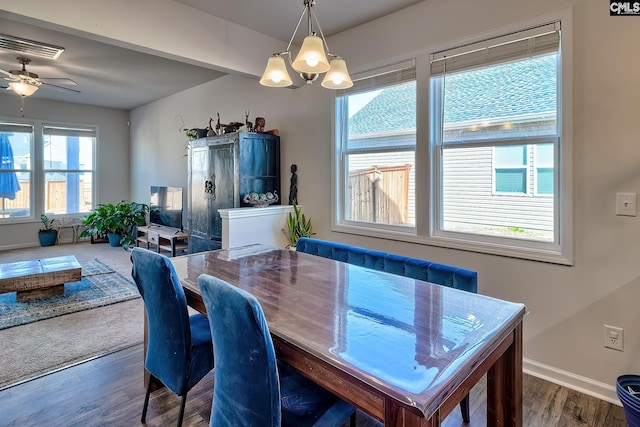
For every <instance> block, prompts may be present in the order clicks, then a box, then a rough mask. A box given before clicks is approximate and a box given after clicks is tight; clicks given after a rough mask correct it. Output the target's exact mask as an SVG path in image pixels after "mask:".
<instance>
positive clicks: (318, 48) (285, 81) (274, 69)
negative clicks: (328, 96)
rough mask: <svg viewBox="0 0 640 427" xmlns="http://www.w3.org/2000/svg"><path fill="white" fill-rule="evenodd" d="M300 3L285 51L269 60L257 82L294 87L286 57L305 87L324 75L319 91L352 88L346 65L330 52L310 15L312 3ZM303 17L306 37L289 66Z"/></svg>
mask: <svg viewBox="0 0 640 427" xmlns="http://www.w3.org/2000/svg"><path fill="white" fill-rule="evenodd" d="M303 3H304V10H303V11H302V15H300V19H299V20H298V24H297V25H296V29H295V30H294V31H293V35H292V36H291V40H289V44H288V45H287V50H286V51H284V52H280V53H275V54H273V56H271V57H270V58H269V60H268V62H267V67H266V68H265V70H264V74H263V75H262V78H261V79H260V84H261V85H263V86H271V87H286V86H290V85H292V84H293V82H292V80H291V77H289V72H288V71H287V67H286V64H285V62H284V59H283V57H282V56H283V55H287V58H288V60H289V64H290V65H291V68H293V69H294V70H295V71H296V72H298V73H299V74H300V77H302V79H304V80H305V81H306V82H307V84H311V83H312V82H313V81H314V80H316V79H317V78H318V76H319V75H320V74H322V73H327V75H326V76H325V78H324V79H323V81H322V83H321V85H322V87H325V88H327V89H346V88H350V87H351V86H353V81H352V80H351V77H350V76H349V72H348V71H347V64H346V62H345V61H344V60H343V59H342V58H340V57H339V56H337V55H334V54H332V53H331V52H330V51H329V46H328V45H327V41H326V40H325V37H324V34H323V33H322V28H320V23H319V22H318V18H317V17H316V14H315V13H314V12H313V6H315V0H303ZM305 14H306V15H307V30H308V31H307V36H306V37H305V38H304V41H303V42H302V47H301V48H300V52H298V55H297V56H296V58H295V60H294V61H293V62H292V61H291V44H292V43H293V39H294V37H295V36H296V33H297V32H298V28H300V23H301V22H302V19H303V18H304V16H305ZM313 22H315V23H316V26H317V27H318V30H319V32H320V37H318V36H317V35H316V33H315V32H314V31H313ZM325 49H326V52H325ZM327 56H329V57H331V58H333V59H332V60H331V62H329V61H328V59H327Z"/></svg>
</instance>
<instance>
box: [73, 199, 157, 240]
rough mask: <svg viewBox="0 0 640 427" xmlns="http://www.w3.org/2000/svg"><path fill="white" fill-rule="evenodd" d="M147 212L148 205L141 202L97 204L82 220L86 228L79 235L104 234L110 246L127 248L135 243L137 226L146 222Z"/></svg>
mask: <svg viewBox="0 0 640 427" xmlns="http://www.w3.org/2000/svg"><path fill="white" fill-rule="evenodd" d="M148 213H149V206H148V205H145V204H142V203H136V202H127V201H124V200H122V201H120V202H118V203H117V204H115V205H114V204H112V203H106V204H99V205H98V207H97V208H95V209H94V210H93V212H91V213H90V214H89V215H87V216H86V217H85V219H84V220H83V221H82V224H83V225H84V226H85V227H86V228H85V229H84V230H83V231H82V233H81V234H80V237H88V236H93V235H95V236H97V237H98V238H104V237H105V236H106V237H107V238H108V239H109V244H111V246H120V245H122V246H123V247H124V249H128V248H129V246H130V245H131V244H133V243H135V241H136V236H135V234H136V233H137V227H138V226H139V225H144V224H145V223H146V215H147V214H148Z"/></svg>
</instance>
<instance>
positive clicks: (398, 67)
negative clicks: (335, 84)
mask: <svg viewBox="0 0 640 427" xmlns="http://www.w3.org/2000/svg"><path fill="white" fill-rule="evenodd" d="M415 79H416V64H415V61H413V60H411V61H406V62H403V63H400V64H395V65H391V66H387V67H384V68H378V69H375V70H371V71H367V72H364V73H361V74H356V75H355V76H353V77H352V80H353V86H352V87H350V88H349V89H344V90H339V91H338V92H337V94H338V96H344V95H354V94H356V93H361V92H367V91H370V90H375V89H381V88H384V87H387V86H393V85H396V84H400V83H406V82H410V81H413V80H415Z"/></svg>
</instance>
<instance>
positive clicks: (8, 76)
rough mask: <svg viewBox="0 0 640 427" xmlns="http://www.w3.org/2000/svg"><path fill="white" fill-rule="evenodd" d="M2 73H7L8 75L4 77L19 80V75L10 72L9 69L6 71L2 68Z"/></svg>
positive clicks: (0, 70) (0, 71)
mask: <svg viewBox="0 0 640 427" xmlns="http://www.w3.org/2000/svg"><path fill="white" fill-rule="evenodd" d="M0 73H1V74H4V75H6V76H7V77H4V79H5V80H17V79H18V76H16V75H15V74H13V73H10V72H9V71H5V70H3V69H1V68H0Z"/></svg>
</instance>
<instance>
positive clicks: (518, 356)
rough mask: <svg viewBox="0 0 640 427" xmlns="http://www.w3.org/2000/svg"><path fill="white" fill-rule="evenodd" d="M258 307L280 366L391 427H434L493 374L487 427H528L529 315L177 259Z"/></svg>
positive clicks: (440, 292)
mask: <svg viewBox="0 0 640 427" xmlns="http://www.w3.org/2000/svg"><path fill="white" fill-rule="evenodd" d="M171 261H172V263H173V265H174V267H175V270H176V273H177V275H178V277H179V279H180V281H181V283H182V286H183V289H184V292H185V297H186V299H187V303H188V305H189V306H190V307H192V308H193V309H195V310H197V311H199V312H201V313H204V314H206V307H205V305H204V303H203V301H202V297H201V294H200V290H199V288H198V277H199V276H200V275H202V274H208V275H212V276H216V277H218V278H220V279H222V280H225V281H227V282H229V283H230V284H232V285H234V286H237V287H238V288H241V289H243V290H245V291H247V292H249V293H251V294H252V295H254V296H255V297H256V298H257V299H258V301H259V302H260V305H261V306H262V309H263V311H264V314H265V318H266V320H267V324H268V326H269V329H270V332H271V336H272V339H273V342H274V347H275V349H276V356H277V358H278V359H279V360H281V361H282V362H285V363H287V364H289V365H291V366H292V367H294V368H295V369H296V370H297V371H299V372H300V373H302V374H303V375H305V376H306V377H308V378H310V379H311V380H313V381H314V382H316V383H317V384H319V385H320V386H322V387H324V388H326V389H327V390H329V391H331V392H333V393H334V394H335V395H337V396H338V397H340V398H342V399H344V400H346V401H348V402H350V403H351V404H353V405H354V406H355V407H357V408H359V409H360V410H361V411H363V412H365V413H366V414H368V415H370V416H371V417H374V418H375V419H377V420H379V421H382V422H383V423H384V425H385V426H397V427H399V426H404V427H418V426H421V427H426V426H429V427H436V426H439V425H441V423H442V421H443V420H444V418H445V417H446V416H447V415H448V414H449V413H450V412H451V411H452V410H454V409H455V408H456V407H457V406H458V404H459V402H460V401H461V400H462V399H463V398H464V397H465V396H466V395H467V394H468V393H469V392H470V390H471V388H472V387H473V386H474V385H475V384H477V383H478V382H479V381H480V380H481V379H482V378H483V377H484V376H485V374H486V378H487V379H486V384H487V385H486V388H487V411H486V414H487V426H489V427H493V426H496V427H497V426H515V427H519V426H521V425H522V416H523V411H522V382H523V376H522V322H523V318H524V314H525V306H524V305H523V304H521V303H516V302H509V301H504V300H500V299H497V298H492V297H489V296H484V295H479V294H473V293H470V292H464V291H460V290H456V289H453V288H449V287H446V286H442V285H437V284H432V283H428V282H424V281H420V280H416V279H411V278H408V277H404V276H400V275H395V274H390V273H385V272H382V271H377V270H373V269H368V268H365V267H360V266H357V265H352V264H347V263H344V262H340V261H335V260H331V259H328V258H323V257H320V256H315V255H310V254H306V253H300V252H296V251H293V250H289V249H278V248H273V247H269V246H265V245H249V246H245V247H239V248H231V249H225V250H216V251H209V252H201V253H194V254H189V255H184V256H179V257H176V258H172V259H171Z"/></svg>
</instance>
